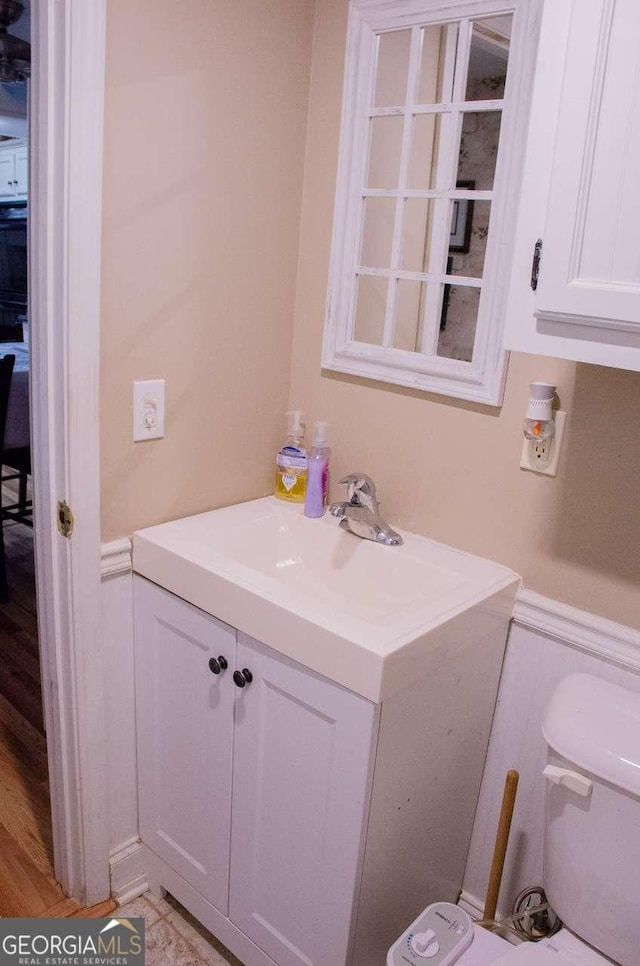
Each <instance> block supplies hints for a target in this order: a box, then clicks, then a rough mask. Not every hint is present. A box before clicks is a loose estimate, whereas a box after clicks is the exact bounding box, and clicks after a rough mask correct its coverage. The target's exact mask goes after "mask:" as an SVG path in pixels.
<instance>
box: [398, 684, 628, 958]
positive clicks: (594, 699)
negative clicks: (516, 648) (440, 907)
mask: <svg viewBox="0 0 640 966" xmlns="http://www.w3.org/2000/svg"><path fill="white" fill-rule="evenodd" d="M542 732H543V735H544V738H545V741H546V743H547V749H548V753H547V765H546V767H545V768H544V771H543V774H542V776H541V779H540V780H541V781H544V780H546V814H545V819H546V821H545V832H546V834H545V847H544V882H543V885H544V888H545V891H546V894H547V898H548V900H549V902H550V905H551V907H552V909H553V910H554V912H555V913H556V914H557V915H558V916H559V918H560V919H561V920H562V922H563V923H564V924H565V925H564V927H563V928H562V929H561V930H560V931H559V932H558V933H557V934H556V935H555V936H552V937H550V938H548V939H544V940H541V941H539V942H535V943H534V942H523V943H520V944H519V945H518V946H514V945H512V944H511V943H509V942H507V941H506V940H504V939H501V938H499V937H497V936H495V935H493V934H490V933H487V932H486V931H485V930H484V929H482V928H481V927H479V926H475V925H474V926H471V924H470V921H469V920H468V917H466V913H464V912H463V911H462V910H459V912H458V913H451V914H450V919H451V920H452V921H453V924H454V926H456V927H457V928H460V929H462V926H460V923H462V924H463V926H464V931H465V935H466V943H465V948H464V949H463V950H462V949H458V950H457V951H454V953H451V954H450V953H449V951H448V950H449V947H450V946H451V942H450V941H449V940H447V939H446V937H445V938H444V939H443V941H442V943H441V944H440V945H439V944H438V941H437V939H439V938H440V937H437V938H434V940H433V941H432V942H430V943H429V942H427V941H425V940H424V939H421V937H425V936H428V935H429V933H428V931H427V932H421V930H423V929H424V928H426V926H425V924H424V923H423V922H422V920H421V917H420V916H419V917H418V918H417V919H416V920H415V922H414V923H412V924H411V927H409V930H407V931H406V932H405V933H403V935H402V936H401V937H400V940H398V941H397V942H396V943H395V944H394V946H392V948H391V949H390V950H389V955H388V957H387V966H453V964H454V963H455V964H457V966H612V964H613V966H640V888H639V886H638V869H640V834H639V833H638V829H640V693H635V692H632V691H628V690H627V689H626V688H621V687H619V686H618V685H616V684H611V683H610V682H608V681H605V680H602V679H601V678H596V677H593V676H591V675H588V674H572V675H569V676H568V677H566V678H563V680H562V681H561V682H560V683H559V685H558V686H557V687H556V689H555V691H554V692H553V695H552V697H551V700H550V702H549V705H548V707H547V711H546V714H545V717H544V720H543V724H542ZM432 908H433V906H431V907H428V909H432ZM450 908H451V909H452V910H454V909H455V908H456V907H454V906H451V907H450ZM425 912H426V910H425ZM423 915H424V914H423ZM458 920H459V921H458ZM429 924H430V925H431V924H433V920H432V919H430V920H429ZM446 928H447V927H446V924H444V925H443V929H444V930H445V932H446ZM410 930H413V933H410ZM436 931H437V927H436ZM414 934H415V935H416V936H417V938H418V939H419V940H421V941H418V942H417V943H414V944H413V947H412V943H411V937H412V935H414ZM443 936H444V933H443ZM447 943H448V945H447Z"/></svg>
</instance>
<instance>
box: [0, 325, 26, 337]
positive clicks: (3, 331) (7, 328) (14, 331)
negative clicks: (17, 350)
mask: <svg viewBox="0 0 640 966" xmlns="http://www.w3.org/2000/svg"><path fill="white" fill-rule="evenodd" d="M0 342H24V330H23V328H22V323H21V322H19V323H18V324H17V325H13V324H12V325H5V324H4V323H2V322H0Z"/></svg>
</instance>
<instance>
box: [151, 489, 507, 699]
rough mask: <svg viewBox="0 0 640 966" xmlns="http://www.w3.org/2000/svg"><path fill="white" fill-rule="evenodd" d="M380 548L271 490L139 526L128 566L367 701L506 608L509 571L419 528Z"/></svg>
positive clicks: (486, 627) (493, 625) (502, 615)
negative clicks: (247, 499)
mask: <svg viewBox="0 0 640 966" xmlns="http://www.w3.org/2000/svg"><path fill="white" fill-rule="evenodd" d="M400 532H401V533H402V536H403V538H404V544H403V545H402V546H400V547H386V546H383V545H381V544H376V543H373V542H372V541H370V540H362V539H360V538H359V537H356V536H354V535H353V534H351V533H346V532H345V531H344V530H342V529H341V528H340V526H339V524H338V521H337V520H336V519H335V518H334V517H332V516H330V515H329V514H325V516H324V517H322V518H321V519H317V520H312V519H308V518H307V517H305V516H304V512H303V508H302V506H301V505H298V504H289V503H285V502H284V501H281V500H277V499H276V498H275V497H264V498H263V499H260V500H253V501H251V502H249V503H239V504H237V505H235V506H230V507H224V508H222V509H220V510H211V511H210V512H208V513H202V514H199V515H197V516H192V517H185V518H183V519H181V520H174V521H172V522H170V523H163V524H160V525H159V526H155V527H149V528H147V529H145V530H139V531H138V532H137V533H135V534H134V536H133V569H134V571H136V572H137V573H139V574H141V575H142V576H144V577H147V578H148V579H149V580H152V581H153V582H154V583H156V584H159V585H160V586H162V587H165V588H166V589H167V590H169V591H172V592H173V593H175V594H177V595H178V596H179V597H182V598H183V599H184V600H186V601H189V602H190V603H191V604H194V605H195V606H196V607H199V608H201V609H202V610H204V611H206V612H207V613H209V614H212V615H213V616H215V617H217V618H219V619H220V620H223V621H225V622H227V623H228V624H231V625H232V626H233V627H236V628H238V629H239V630H241V631H244V632H245V633H246V634H249V635H250V636H251V637H254V638H256V639H257V640H260V641H262V642H263V643H265V644H268V645H269V646H271V647H273V648H274V649H275V650H277V651H279V652H280V653H282V654H285V655H287V656H288V657H291V658H292V659H294V660H296V661H299V662H300V663H302V664H304V665H305V666H307V667H309V668H311V669H312V670H315V671H317V672H319V673H320V674H323V675H325V676H326V677H328V678H331V679H332V680H334V681H336V682H337V683H339V684H342V685H344V686H345V687H347V688H349V689H350V690H352V691H356V692H357V693H358V694H362V695H363V696H364V697H367V698H369V699H370V700H372V701H376V702H379V701H382V700H384V699H385V698H387V697H389V696H390V695H391V694H394V693H397V692H398V691H401V690H403V689H404V688H405V687H407V686H409V685H410V684H411V682H412V681H414V680H415V679H416V678H417V677H420V676H422V675H423V674H427V673H429V670H430V668H432V667H434V666H435V664H436V663H438V664H439V663H440V662H441V661H442V660H446V659H447V655H449V654H450V653H451V651H452V649H455V651H456V653H458V652H459V651H460V649H463V648H466V647H471V646H473V643H474V641H478V640H479V639H481V638H484V637H485V635H486V634H489V633H493V634H495V633H496V632H497V631H498V632H502V633H504V635H505V637H506V628H507V624H508V621H509V619H510V618H511V615H512V611H513V603H514V598H515V593H516V590H517V587H518V577H517V575H516V574H514V573H513V572H512V571H511V570H508V569H507V568H506V567H502V566H500V565H498V564H494V563H492V562H490V561H488V560H484V559H482V558H481V557H474V556H472V555H471V554H467V553H463V552H462V551H459V550H455V549H453V548H451V547H447V546H445V545H444V544H439V543H436V542H435V541H433V540H429V539H428V538H426V537H423V536H419V535H418V534H413V533H407V532H404V531H400Z"/></svg>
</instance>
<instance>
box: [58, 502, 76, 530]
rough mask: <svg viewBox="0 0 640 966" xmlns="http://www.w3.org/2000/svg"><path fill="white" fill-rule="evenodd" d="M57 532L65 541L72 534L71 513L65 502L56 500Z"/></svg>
mask: <svg viewBox="0 0 640 966" xmlns="http://www.w3.org/2000/svg"><path fill="white" fill-rule="evenodd" d="M58 532H59V533H61V534H62V536H63V537H66V538H67V539H69V537H70V536H71V534H72V533H73V513H72V512H71V507H70V506H69V504H68V503H67V501H66V500H58Z"/></svg>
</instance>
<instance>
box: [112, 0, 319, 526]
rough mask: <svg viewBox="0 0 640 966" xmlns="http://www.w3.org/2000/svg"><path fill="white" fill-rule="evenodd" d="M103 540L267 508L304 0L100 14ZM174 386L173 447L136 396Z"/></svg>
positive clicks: (289, 314)
mask: <svg viewBox="0 0 640 966" xmlns="http://www.w3.org/2000/svg"><path fill="white" fill-rule="evenodd" d="M107 15H108V24H107V77H106V81H107V89H106V120H105V177H104V231H103V252H104V255H103V306H102V333H103V335H102V403H103V406H102V426H101V434H102V443H101V445H102V465H103V473H102V494H101V498H102V514H103V526H102V536H103V539H104V540H111V539H114V538H116V537H120V536H123V535H125V534H128V533H130V532H131V531H132V530H133V529H135V528H137V527H141V526H145V525H148V524H151V523H155V522H158V521H161V520H166V519H169V518H171V517H175V516H183V515H186V514H190V513H195V512H199V511H201V510H205V509H209V508H211V507H214V506H220V505H223V504H226V503H233V502H237V501H238V500H242V499H247V498H251V497H256V496H260V495H262V494H264V493H267V492H269V491H270V490H271V487H272V485H273V469H272V467H273V460H274V453H275V450H276V447H277V444H278V442H279V438H280V436H281V434H282V432H283V429H284V417H283V412H284V410H285V409H286V408H287V406H286V404H287V396H288V388H289V387H288V383H289V371H290V357H291V337H292V324H293V306H294V294H295V271H296V259H297V253H298V232H299V215H300V195H301V186H302V173H303V154H304V138H305V123H306V109H307V97H308V84H309V65H310V53H311V40H312V30H313V15H314V2H313V0H269V2H268V3H265V2H264V0H216V2H215V3H212V2H211V0H189V2H188V3H179V4H176V3H175V0H172V2H169V0H136V2H135V3H130V2H127V0H109V2H108V5H107ZM151 378H164V379H165V380H166V393H167V413H166V420H167V423H166V437H165V439H163V440H159V441H145V442H142V443H133V442H132V440H131V422H132V411H131V394H132V388H131V384H132V381H133V380H134V379H151Z"/></svg>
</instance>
